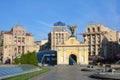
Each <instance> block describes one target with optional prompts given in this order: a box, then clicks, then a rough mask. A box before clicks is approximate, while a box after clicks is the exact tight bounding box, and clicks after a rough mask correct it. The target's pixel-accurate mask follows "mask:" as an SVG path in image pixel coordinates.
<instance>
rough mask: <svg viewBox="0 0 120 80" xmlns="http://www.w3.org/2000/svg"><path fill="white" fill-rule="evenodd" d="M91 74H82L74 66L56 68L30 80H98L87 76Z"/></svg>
mask: <svg viewBox="0 0 120 80" xmlns="http://www.w3.org/2000/svg"><path fill="white" fill-rule="evenodd" d="M92 73H93V72H85V71H84V72H83V71H81V67H80V66H78V65H75V66H68V65H66V66H57V67H55V68H53V69H52V70H51V71H50V72H48V73H45V74H42V75H39V76H37V77H34V78H33V79H32V80H98V79H92V78H89V77H88V76H89V75H90V74H92Z"/></svg>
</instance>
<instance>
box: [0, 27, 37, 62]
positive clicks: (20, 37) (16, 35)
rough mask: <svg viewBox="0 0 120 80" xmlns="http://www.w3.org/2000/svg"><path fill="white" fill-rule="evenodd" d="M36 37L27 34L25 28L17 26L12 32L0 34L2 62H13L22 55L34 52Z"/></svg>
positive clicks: (0, 59)
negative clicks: (8, 60)
mask: <svg viewBox="0 0 120 80" xmlns="http://www.w3.org/2000/svg"><path fill="white" fill-rule="evenodd" d="M34 50H35V44H34V37H33V35H32V34H31V33H26V30H25V28H23V27H21V26H20V25H15V26H13V27H12V29H11V30H10V31H1V33H0V61H1V62H2V63H4V62H5V60H6V59H7V58H9V59H11V61H12V60H13V59H14V58H15V57H20V55H21V54H22V53H26V52H27V51H30V52H32V51H34Z"/></svg>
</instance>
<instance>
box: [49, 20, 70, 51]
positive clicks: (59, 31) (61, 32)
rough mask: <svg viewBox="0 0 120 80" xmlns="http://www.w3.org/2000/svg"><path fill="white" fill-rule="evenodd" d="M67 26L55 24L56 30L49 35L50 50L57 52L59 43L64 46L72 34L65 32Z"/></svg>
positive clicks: (59, 23)
mask: <svg viewBox="0 0 120 80" xmlns="http://www.w3.org/2000/svg"><path fill="white" fill-rule="evenodd" d="M65 28H66V26H65V24H64V23H62V22H57V23H55V24H54V29H53V31H51V32H50V33H49V34H48V45H49V49H50V50H56V45H58V44H59V43H62V44H64V43H65V42H66V41H67V40H68V38H69V36H70V33H69V32H68V31H67V30H65Z"/></svg>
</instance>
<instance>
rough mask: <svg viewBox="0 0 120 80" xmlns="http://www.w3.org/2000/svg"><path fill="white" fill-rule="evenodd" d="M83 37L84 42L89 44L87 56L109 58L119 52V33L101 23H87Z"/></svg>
mask: <svg viewBox="0 0 120 80" xmlns="http://www.w3.org/2000/svg"><path fill="white" fill-rule="evenodd" d="M83 37H84V42H86V43H88V44H89V52H88V53H89V56H95V55H103V56H105V58H109V57H110V58H111V57H114V56H115V54H117V53H119V52H120V46H119V44H120V33H119V32H118V31H115V30H112V29H110V28H108V27H105V26H103V25H102V24H94V25H88V26H87V27H86V32H85V33H84V34H83Z"/></svg>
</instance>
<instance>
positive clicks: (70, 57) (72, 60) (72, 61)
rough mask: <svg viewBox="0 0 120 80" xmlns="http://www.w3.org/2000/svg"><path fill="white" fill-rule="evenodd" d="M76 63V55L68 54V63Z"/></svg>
mask: <svg viewBox="0 0 120 80" xmlns="http://www.w3.org/2000/svg"><path fill="white" fill-rule="evenodd" d="M74 64H77V57H76V55H74V54H71V55H70V56H69V65H74Z"/></svg>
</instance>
